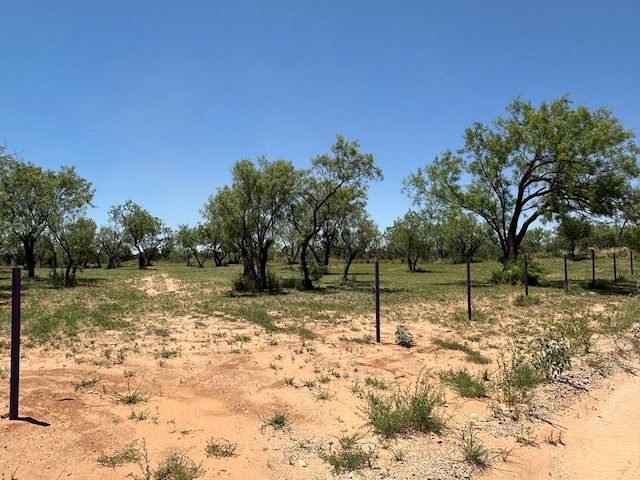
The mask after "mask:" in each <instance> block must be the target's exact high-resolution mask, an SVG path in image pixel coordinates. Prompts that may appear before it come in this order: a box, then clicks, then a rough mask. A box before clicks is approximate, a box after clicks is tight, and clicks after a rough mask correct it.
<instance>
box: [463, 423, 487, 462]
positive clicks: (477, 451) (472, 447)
mask: <svg viewBox="0 0 640 480" xmlns="http://www.w3.org/2000/svg"><path fill="white" fill-rule="evenodd" d="M460 440H461V445H460V452H461V453H462V458H464V460H465V461H466V462H467V463H469V464H471V465H473V466H476V467H486V466H487V465H488V463H489V449H488V448H487V447H485V446H484V443H483V442H482V441H481V440H480V439H478V437H477V435H476V432H475V430H474V428H473V422H469V423H468V424H467V425H465V427H463V429H462V434H461V438H460Z"/></svg>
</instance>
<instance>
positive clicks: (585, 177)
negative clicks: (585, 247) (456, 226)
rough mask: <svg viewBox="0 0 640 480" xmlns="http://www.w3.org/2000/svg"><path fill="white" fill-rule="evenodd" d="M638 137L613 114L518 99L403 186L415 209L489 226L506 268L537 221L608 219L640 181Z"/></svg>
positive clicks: (469, 131) (565, 101) (567, 103)
mask: <svg viewBox="0 0 640 480" xmlns="http://www.w3.org/2000/svg"><path fill="white" fill-rule="evenodd" d="M637 155H638V147H637V146H636V144H635V143H634V134H633V132H632V131H631V130H627V129H625V128H624V127H623V126H622V124H621V123H620V121H619V120H618V119H616V118H615V117H614V116H613V115H612V113H611V111H610V110H608V109H605V108H598V109H595V110H591V109H589V108H588V107H586V106H578V107H573V106H572V104H571V102H570V101H569V98H568V97H566V96H564V97H562V98H559V99H557V100H554V101H552V102H551V103H546V102H543V103H541V104H540V106H539V107H538V108H536V107H534V106H533V105H532V104H531V103H530V102H526V101H523V100H521V99H519V98H517V99H516V100H514V101H513V102H512V103H511V104H510V105H509V106H508V107H507V115H506V116H504V117H498V118H496V119H495V120H494V121H493V122H492V123H491V125H484V124H482V123H475V124H474V125H473V127H471V128H468V129H467V130H466V132H465V135H464V146H463V147H462V148H461V149H460V150H458V151H455V152H454V151H451V150H447V151H445V152H444V153H443V154H442V155H441V156H439V157H437V158H436V159H435V160H434V161H433V162H432V163H431V164H430V165H428V166H427V167H425V168H424V169H419V170H418V171H417V172H416V173H413V174H411V175H410V176H409V177H408V178H407V179H406V180H405V188H406V191H407V192H408V193H409V195H410V196H412V197H413V199H414V201H416V202H418V203H421V202H423V201H425V200H427V199H430V200H431V201H437V202H441V203H443V204H446V205H451V206H453V207H461V208H463V209H465V210H467V211H470V212H472V213H474V214H476V215H478V216H479V217H481V218H482V219H484V221H485V222H486V223H487V225H488V226H489V227H490V228H491V230H492V231H493V233H494V238H495V240H496V243H497V244H498V246H499V247H500V248H501V250H502V255H503V260H504V261H505V262H507V261H511V260H514V259H516V258H517V257H518V252H519V249H520V245H521V243H522V240H523V238H524V236H525V234H526V232H527V230H528V229H529V227H530V226H531V225H532V224H534V222H536V221H537V220H551V219H555V218H557V217H558V216H561V215H564V214H567V213H568V212H579V213H583V214H586V215H597V216H611V215H613V214H615V212H616V211H617V210H618V209H620V208H621V206H622V205H624V203H625V201H626V199H627V197H628V195H629V194H630V191H631V187H630V182H631V181H632V180H633V179H634V178H637V177H638V175H639V173H640V170H639V168H638V160H637Z"/></svg>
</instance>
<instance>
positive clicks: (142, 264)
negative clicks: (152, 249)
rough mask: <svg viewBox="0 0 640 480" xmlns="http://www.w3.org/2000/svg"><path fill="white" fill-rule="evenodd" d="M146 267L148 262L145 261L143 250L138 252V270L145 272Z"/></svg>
mask: <svg viewBox="0 0 640 480" xmlns="http://www.w3.org/2000/svg"><path fill="white" fill-rule="evenodd" d="M145 266H146V262H145V260H144V255H143V254H142V251H141V250H138V268H139V269H140V270H144V268H145Z"/></svg>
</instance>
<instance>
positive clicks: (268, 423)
mask: <svg viewBox="0 0 640 480" xmlns="http://www.w3.org/2000/svg"><path fill="white" fill-rule="evenodd" d="M290 426H291V421H290V420H289V417H287V415H286V414H284V413H282V412H277V413H274V414H273V415H272V416H271V417H269V418H265V419H263V420H262V428H263V429H264V428H265V427H271V428H273V429H274V430H288V429H289V428H290Z"/></svg>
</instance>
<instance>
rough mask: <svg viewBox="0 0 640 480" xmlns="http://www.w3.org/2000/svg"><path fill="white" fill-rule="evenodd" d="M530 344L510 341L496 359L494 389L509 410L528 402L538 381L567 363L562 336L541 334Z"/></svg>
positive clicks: (551, 374)
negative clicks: (542, 336)
mask: <svg viewBox="0 0 640 480" xmlns="http://www.w3.org/2000/svg"><path fill="white" fill-rule="evenodd" d="M532 345H533V347H532V348H531V347H530V348H526V346H525V345H523V344H522V342H519V343H518V342H516V343H512V344H510V346H509V352H508V355H501V356H500V358H499V359H498V372H497V378H496V388H497V390H498V393H499V396H500V399H501V401H502V402H504V403H505V404H506V405H507V406H508V407H509V411H511V412H513V411H514V407H516V406H517V405H519V404H528V403H530V402H531V400H532V397H533V393H534V389H535V387H536V386H537V385H538V384H540V383H542V382H545V381H548V380H551V379H553V378H556V377H558V376H559V375H561V374H562V373H563V372H564V370H565V369H566V368H568V367H569V366H571V355H570V350H569V348H568V346H567V344H566V342H565V340H564V339H563V338H562V337H560V338H553V337H544V338H542V339H539V340H538V341H537V342H533V343H532Z"/></svg>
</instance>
